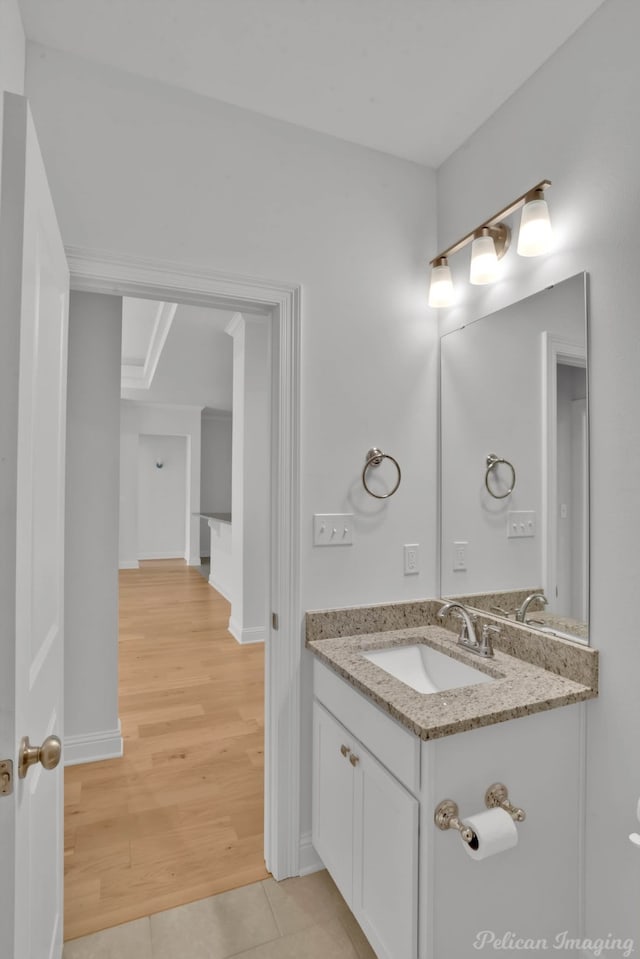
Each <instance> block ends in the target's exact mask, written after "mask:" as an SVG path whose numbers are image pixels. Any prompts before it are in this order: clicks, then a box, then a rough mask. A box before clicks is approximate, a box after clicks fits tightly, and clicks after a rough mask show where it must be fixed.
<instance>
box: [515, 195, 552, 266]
mask: <svg viewBox="0 0 640 959" xmlns="http://www.w3.org/2000/svg"><path fill="white" fill-rule="evenodd" d="M551 240H552V231H551V220H550V219H549V207H548V206H547V201H546V200H544V199H542V198H540V197H536V198H535V199H532V200H529V202H528V203H525V205H524V206H523V208H522V218H521V220H520V232H519V234H518V253H519V255H520V256H540V255H541V254H542V253H547V252H548V251H549V249H550V248H551Z"/></svg>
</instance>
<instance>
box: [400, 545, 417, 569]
mask: <svg viewBox="0 0 640 959" xmlns="http://www.w3.org/2000/svg"><path fill="white" fill-rule="evenodd" d="M419 572H420V547H419V546H418V544H417V543H405V547H404V575H405V576H412V575H413V574H414V573H419Z"/></svg>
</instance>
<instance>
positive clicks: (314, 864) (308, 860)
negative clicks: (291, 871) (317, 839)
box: [300, 832, 324, 876]
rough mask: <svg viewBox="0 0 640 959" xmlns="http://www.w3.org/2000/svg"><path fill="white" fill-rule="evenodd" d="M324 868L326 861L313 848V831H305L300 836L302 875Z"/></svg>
mask: <svg viewBox="0 0 640 959" xmlns="http://www.w3.org/2000/svg"><path fill="white" fill-rule="evenodd" d="M321 869H324V863H323V862H322V859H321V858H320V856H319V855H318V853H317V852H316V851H315V849H314V848H313V843H312V842H311V833H310V832H305V833H303V834H302V836H300V875H301V876H308V875H309V874H310V873H312V872H319V871H320V870H321Z"/></svg>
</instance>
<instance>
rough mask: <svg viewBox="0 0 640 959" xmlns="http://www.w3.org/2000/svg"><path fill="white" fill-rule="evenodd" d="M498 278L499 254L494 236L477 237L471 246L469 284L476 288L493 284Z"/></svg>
mask: <svg viewBox="0 0 640 959" xmlns="http://www.w3.org/2000/svg"><path fill="white" fill-rule="evenodd" d="M497 278H498V254H497V253H496V245H495V243H494V242H493V237H492V236H476V237H474V239H473V243H472V244H471V267H470V269H469V282H470V283H473V284H475V285H476V286H482V285H483V284H485V283H493V282H494V280H497Z"/></svg>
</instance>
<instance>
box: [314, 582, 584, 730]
mask: <svg viewBox="0 0 640 959" xmlns="http://www.w3.org/2000/svg"><path fill="white" fill-rule="evenodd" d="M412 605H413V607H415V606H416V605H420V604H398V608H399V609H400V613H401V615H399V616H398V615H394V614H393V612H391V613H389V610H393V609H394V607H393V606H386V607H369V608H362V607H360V608H357V609H356V610H354V611H353V612H354V613H355V614H356V616H355V617H354V621H353V625H354V629H353V633H354V635H346V634H345V633H346V631H347V630H348V628H349V617H348V616H345V615H342V617H341V614H347V613H348V611H347V610H344V611H337V610H330V611H326V613H325V614H323V613H321V612H318V613H310V614H309V613H308V614H307V641H306V645H307V648H308V649H310V650H311V651H312V652H313V653H314V654H315V655H316V656H317V657H318V659H319V660H321V661H322V662H323V663H325V664H326V665H327V666H329V667H330V668H331V669H333V670H334V671H335V672H336V673H338V674H339V675H340V676H342V678H343V679H345V680H346V681H347V682H348V683H350V684H351V685H352V686H353V687H355V688H356V689H357V690H359V691H360V692H361V693H363V694H364V695H365V696H367V697H368V698H369V699H371V700H372V701H373V702H374V703H376V705H378V706H379V707H380V708H381V709H383V710H384V711H385V712H387V713H389V715H391V716H393V717H394V718H395V719H396V720H398V722H400V723H402V725H403V726H406V727H407V729H409V730H410V731H411V732H413V733H414V734H415V735H416V736H419V737H420V738H421V739H424V740H430V739H438V738H440V737H443V736H450V735H453V734H454V733H459V732H465V731H467V730H470V729H477V728H479V727H481V726H490V725H493V724H495V723H501V722H506V721H507V720H509V719H516V718H518V717H521V716H528V715H531V714H532V713H536V712H541V711H543V710H547V709H554V708H556V707H558V706H567V705H569V704H571V703H577V702H581V701H582V700H587V699H593V698H594V697H596V696H597V694H598V693H597V677H598V655H597V652H596V651H595V650H592V649H589V648H587V647H579V646H575V648H574V649H571V647H572V646H573V644H570V643H567V642H563V641H562V640H554V639H552V638H551V637H545V651H547V652H548V655H549V660H550V666H551V668H550V669H546V668H543V667H542V666H541V665H536V664H535V663H533V662H528V661H527V660H526V659H522V658H519V657H517V656H513V655H509V654H507V653H505V652H503V651H501V650H500V649H498V648H496V651H495V657H494V658H492V659H483V658H481V657H479V656H477V655H475V654H474V653H471V652H468V651H466V650H465V649H464V647H461V646H459V645H458V644H457V641H456V634H455V633H453V632H451V630H449V629H445V628H444V627H443V626H441V625H435V624H434V623H433V622H431V623H429V622H428V621H429V620H433V618H435V617H434V611H435V609H437V608H439V607H440V605H441V603H440V602H438V601H434V602H433V603H432V602H430V601H425V603H423V604H421V605H422V606H423V607H424V612H425V613H426V615H425V616H424V617H423V620H422V621H423V623H425V620H427V622H426V624H425V625H419V626H418V625H415V626H414V625H411V626H408V627H405V628H399V629H394V628H390V626H391V625H392V624H393V621H394V620H395V621H396V622H397V621H398V619H400V620H401V621H402V620H405V621H406V620H407V619H410V620H411V619H413V618H414V610H413V609H411V608H410V607H411V606H412ZM403 606H405V607H408V608H409V611H408V612H407V610H402V609H401V608H402V607H403ZM432 607H434V608H432ZM376 610H384V611H385V612H384V614H382V617H381V615H380V614H377V613H376V612H375V611H376ZM371 611H374V612H373V613H371ZM363 612H364V615H363ZM323 615H324V616H325V617H328V618H325V619H324V620H323V619H322V617H323ZM331 617H333V619H332V618H331ZM376 620H380V623H379V629H378V631H375V632H374V631H371V632H364V631H363V627H366V624H368V623H369V624H370V623H372V622H373V623H375V624H376V625H378V623H376ZM328 623H332V624H333V631H334V633H335V632H337V633H338V635H335V634H334V635H333V636H328V637H327V636H324V637H323V636H322V634H323V633H325V634H326V633H327V632H328V631H331V629H330V628H328V626H327V624H328ZM336 624H337V625H336ZM512 632H513V631H512ZM517 632H518V635H516V636H515V638H514V635H511V636H509V637H506V640H507V642H508V643H509V644H510V649H512V648H513V645H514V643H515V644H516V645H517V643H518V642H519V641H520V640H521V639H522V634H525V635H524V638H525V639H526V634H527V633H528V634H529V635H531V631H530V630H523V629H522V627H519V628H518V631H517ZM499 642H500V640H499V639H498V640H497V643H496V646H497V645H498V644H499ZM534 642H535V636H534ZM416 643H424V644H426V645H428V646H431V647H433V648H434V649H437V650H440V651H442V652H445V653H447V654H448V655H450V656H452V657H453V658H454V659H457V660H459V661H460V662H463V663H466V664H467V665H468V666H472V667H473V668H474V669H477V670H479V671H480V672H483V673H486V674H488V675H489V676H492V677H493V680H494V681H493V682H490V683H481V684H479V685H475V686H464V687H461V688H458V689H450V690H445V691H443V692H439V693H428V694H425V693H418V692H416V691H415V690H413V689H412V688H411V687H410V686H407V685H406V684H405V683H403V682H401V681H400V680H398V679H395V678H394V677H393V676H391V675H389V673H387V672H386V671H385V670H383V669H381V668H380V667H379V666H376V665H375V664H374V663H372V662H370V661H369V660H367V659H365V658H364V656H363V655H362V653H363V652H368V651H369V650H372V649H383V648H388V647H392V646H395V647H397V646H411V645H415V644H416ZM550 643H553V644H556V643H557V644H559V648H557V649H556V648H555V645H549V644H550ZM529 658H534V659H535V655H533V656H531V657H529Z"/></svg>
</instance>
